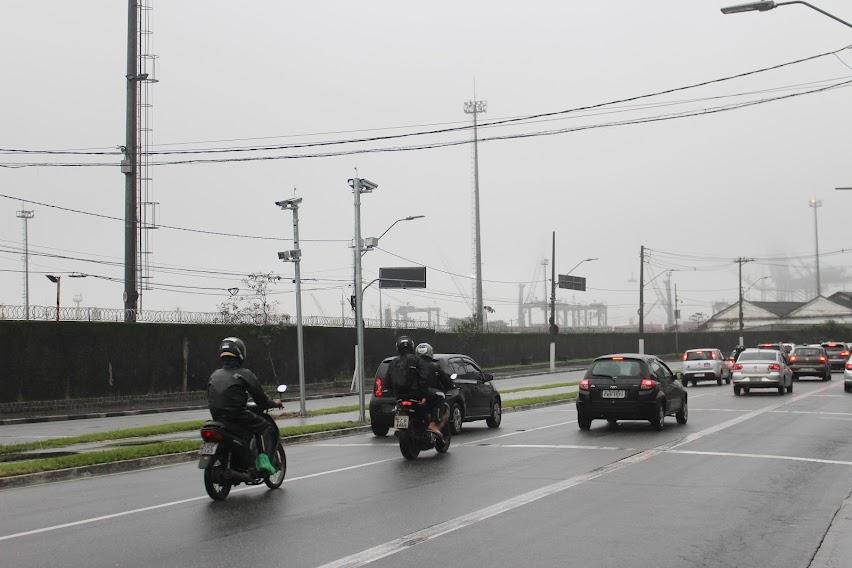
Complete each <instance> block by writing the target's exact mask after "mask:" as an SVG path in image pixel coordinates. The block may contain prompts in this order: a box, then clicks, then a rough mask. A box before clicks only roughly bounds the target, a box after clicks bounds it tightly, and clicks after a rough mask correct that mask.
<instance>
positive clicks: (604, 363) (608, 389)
mask: <svg viewBox="0 0 852 568" xmlns="http://www.w3.org/2000/svg"><path fill="white" fill-rule="evenodd" d="M672 414H674V415H675V417H676V418H677V423H678V424H686V420H687V417H688V415H689V409H688V407H687V395H686V389H684V388H683V386H681V384H680V383H679V382H678V381H676V380H675V375H674V373H672V370H671V369H669V367H668V365H666V364H665V363H664V362H663V361H661V360H660V359H659V358H657V357H654V356H653V355H638V354H632V353H623V354H622V353H619V354H614V355H604V356H603V357H598V358H597V359H595V360H594V361H593V362H592V364H591V365H590V366H589V368H588V370H587V371H586V376H585V377H584V378H583V380H581V381H580V388H579V392H578V394H577V424H578V425H579V426H580V429H581V430H588V429H589V428H591V426H592V420H595V419H599V418H603V419H606V421H607V422H609V423H610V425H615V424H617V421H618V420H648V421H649V422H650V423H651V425H652V426H653V427H654V428H655V429H656V430H662V429H663V424H664V422H665V418H666V416H670V415H672Z"/></svg>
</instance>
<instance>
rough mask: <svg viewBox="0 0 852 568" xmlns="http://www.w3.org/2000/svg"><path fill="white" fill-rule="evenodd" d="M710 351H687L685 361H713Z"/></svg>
mask: <svg viewBox="0 0 852 568" xmlns="http://www.w3.org/2000/svg"><path fill="white" fill-rule="evenodd" d="M714 358H715V357H713V352H712V351H687V352H686V360H687V361H706V360H707V359H714Z"/></svg>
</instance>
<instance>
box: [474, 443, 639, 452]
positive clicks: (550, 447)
mask: <svg viewBox="0 0 852 568" xmlns="http://www.w3.org/2000/svg"><path fill="white" fill-rule="evenodd" d="M480 447H482V448H530V449H545V450H612V451H617V452H639V451H641V449H640V448H619V447H617V446H583V445H577V444H483V445H482V446H480Z"/></svg>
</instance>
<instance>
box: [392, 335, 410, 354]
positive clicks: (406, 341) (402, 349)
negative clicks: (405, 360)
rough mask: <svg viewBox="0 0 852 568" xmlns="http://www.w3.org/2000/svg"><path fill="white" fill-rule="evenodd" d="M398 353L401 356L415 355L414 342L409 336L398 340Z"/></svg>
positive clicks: (402, 336) (403, 336)
mask: <svg viewBox="0 0 852 568" xmlns="http://www.w3.org/2000/svg"><path fill="white" fill-rule="evenodd" d="M396 352H397V353H399V354H400V355H402V354H403V353H414V341H413V340H412V339H411V338H410V337H408V336H407V335H401V336H400V337H398V338H397V340H396Z"/></svg>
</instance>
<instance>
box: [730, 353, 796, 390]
mask: <svg viewBox="0 0 852 568" xmlns="http://www.w3.org/2000/svg"><path fill="white" fill-rule="evenodd" d="M733 371H734V376H733V382H734V394H735V395H737V396H739V395H740V392H741V391H745V392H746V393H748V392H749V391H750V390H751V389H778V394H784V391H785V390H786V391H787V392H793V371H792V370H791V369H790V367H788V366H787V362H786V361H785V360H784V356H783V355H782V354H781V352H780V351H776V350H774V349H746V350H745V351H743V352H742V353H740V356H739V357H738V358H737V362H736V363H735V364H734V368H733Z"/></svg>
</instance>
